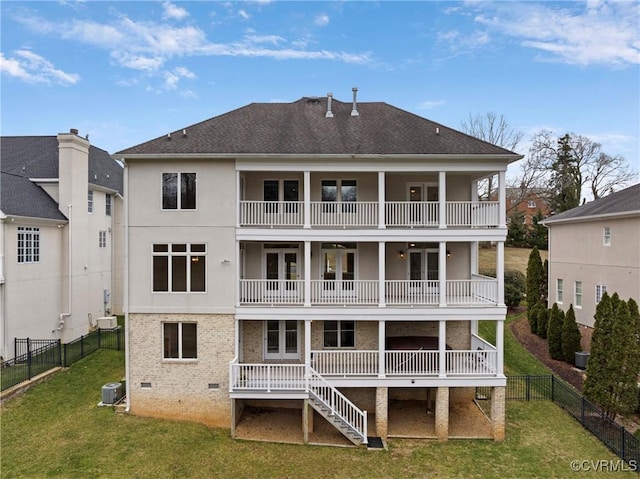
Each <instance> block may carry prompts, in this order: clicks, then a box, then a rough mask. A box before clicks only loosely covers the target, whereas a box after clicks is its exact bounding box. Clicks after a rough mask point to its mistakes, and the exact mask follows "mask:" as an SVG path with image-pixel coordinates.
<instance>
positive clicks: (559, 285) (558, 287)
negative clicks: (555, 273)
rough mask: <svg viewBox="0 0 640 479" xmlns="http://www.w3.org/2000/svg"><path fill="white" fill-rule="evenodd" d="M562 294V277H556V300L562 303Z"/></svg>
mask: <svg viewBox="0 0 640 479" xmlns="http://www.w3.org/2000/svg"><path fill="white" fill-rule="evenodd" d="M563 296H564V286H563V284H562V279H560V278H558V279H556V301H557V302H558V303H562V298H563Z"/></svg>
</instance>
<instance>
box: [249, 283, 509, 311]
mask: <svg viewBox="0 0 640 479" xmlns="http://www.w3.org/2000/svg"><path fill="white" fill-rule="evenodd" d="M444 284H445V287H446V295H445V297H444V298H443V299H444V301H443V303H442V304H443V305H456V306H493V305H496V304H497V302H498V281H497V280H496V279H495V278H489V277H481V276H474V278H473V279H454V280H447V281H445V282H444ZM239 289H240V304H257V305H260V304H264V305H273V304H283V305H301V304H303V303H304V302H305V298H304V280H301V279H298V280H284V279H283V280H271V279H241V280H240V281H239ZM310 290H311V297H310V298H309V304H312V305H332V304H335V305H353V306H371V305H374V306H375V305H379V304H380V297H379V282H378V280H335V281H328V280H321V279H319V280H311V281H310ZM440 299H441V298H440V282H439V281H431V280H429V281H413V280H387V281H385V298H384V300H385V303H386V305H387V306H438V305H440V304H441V302H440Z"/></svg>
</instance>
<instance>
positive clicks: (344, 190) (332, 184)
mask: <svg viewBox="0 0 640 479" xmlns="http://www.w3.org/2000/svg"><path fill="white" fill-rule="evenodd" d="M321 190H322V197H321V199H322V201H323V202H324V203H342V211H343V212H344V213H352V212H354V211H355V205H354V204H352V203H355V202H356V201H358V184H357V181H356V180H322V183H321ZM332 208H333V209H332ZM323 211H325V212H333V213H335V212H337V208H335V207H330V206H329V205H328V204H327V205H323Z"/></svg>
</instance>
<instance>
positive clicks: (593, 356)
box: [582, 292, 613, 406]
mask: <svg viewBox="0 0 640 479" xmlns="http://www.w3.org/2000/svg"><path fill="white" fill-rule="evenodd" d="M612 332H613V305H612V304H611V297H610V296H609V294H608V293H606V292H605V293H604V294H603V295H602V298H600V302H599V303H598V305H597V306H596V314H595V315H594V325H593V334H592V336H591V352H590V354H589V361H588V362H587V370H586V374H587V379H586V380H585V382H584V385H583V388H582V392H583V393H584V395H585V397H586V398H587V399H589V400H590V401H593V402H594V403H596V404H599V405H600V406H603V405H604V404H606V403H607V402H608V397H609V394H610V390H611V387H612V386H611V384H610V381H611V378H612V377H613V371H612V370H611V369H610V364H609V349H610V347H611V335H612Z"/></svg>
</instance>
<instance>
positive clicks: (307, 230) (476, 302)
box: [113, 90, 521, 443]
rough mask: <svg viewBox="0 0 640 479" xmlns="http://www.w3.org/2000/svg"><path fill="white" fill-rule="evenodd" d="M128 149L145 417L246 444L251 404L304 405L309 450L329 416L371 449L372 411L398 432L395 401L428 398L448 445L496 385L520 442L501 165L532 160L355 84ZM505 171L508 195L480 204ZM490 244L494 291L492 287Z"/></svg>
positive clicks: (257, 106)
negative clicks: (459, 421)
mask: <svg viewBox="0 0 640 479" xmlns="http://www.w3.org/2000/svg"><path fill="white" fill-rule="evenodd" d="M113 156H114V157H115V158H118V159H120V160H122V161H123V162H124V163H125V184H128V187H127V189H126V191H125V198H126V205H127V206H126V208H127V210H128V213H127V215H128V223H127V227H126V236H127V248H128V250H127V254H126V257H127V258H128V264H127V266H126V269H127V272H126V277H127V280H128V283H127V294H126V295H125V297H127V298H128V302H127V304H126V305H125V308H126V310H127V311H126V316H127V320H126V324H127V326H126V329H127V341H128V347H127V383H126V384H127V400H128V407H129V408H130V411H131V412H132V413H135V414H140V415H151V416H160V417H171V418H180V419H188V420H194V421H201V422H204V423H207V424H210V425H214V426H222V427H231V430H232V434H233V435H234V436H235V427H236V425H237V424H238V421H239V420H240V419H241V417H242V414H243V411H244V410H245V408H246V407H249V406H256V405H259V406H272V407H289V408H298V409H300V410H301V414H302V417H303V418H304V420H303V421H301V426H300V427H301V428H302V429H303V433H304V437H305V441H307V440H308V437H309V430H310V429H311V428H312V427H313V411H314V410H316V411H317V414H318V415H321V416H325V417H326V416H327V415H328V412H327V411H328V410H329V409H331V410H332V411H333V416H332V418H333V420H334V422H333V423H334V424H336V427H337V428H338V429H340V430H341V431H342V432H343V433H345V435H347V436H348V437H349V438H350V439H351V440H352V441H353V442H354V443H363V442H366V437H367V427H368V426H367V424H368V423H367V420H368V416H367V414H366V413H365V412H364V411H370V412H371V413H375V426H376V431H377V434H378V436H380V437H383V438H386V437H387V431H388V426H389V421H390V419H389V418H390V409H391V408H392V407H393V404H395V401H397V400H411V399H415V400H417V399H419V400H425V398H426V400H427V402H428V404H430V405H431V406H434V409H433V410H434V411H435V413H434V414H435V431H436V435H437V437H438V438H440V439H443V440H444V439H447V438H448V437H449V415H450V414H454V411H455V408H454V405H455V403H456V402H461V401H469V402H470V401H473V399H474V395H475V388H476V386H486V387H487V388H489V389H490V390H491V403H492V413H491V415H492V421H493V426H492V434H493V437H494V438H495V439H497V440H500V439H502V438H503V437H504V421H505V417H504V402H505V384H506V378H505V376H504V374H503V328H504V320H505V316H506V307H505V305H504V298H503V289H504V288H503V286H504V283H503V270H504V241H505V239H506V235H507V228H506V218H505V201H506V197H505V172H506V169H507V165H508V164H509V163H510V162H512V161H516V160H518V159H519V158H521V156H520V155H517V154H515V153H513V152H511V151H507V150H505V149H502V148H499V147H496V146H494V145H491V144H488V143H485V142H483V141H480V140H478V139H476V138H473V137H470V136H468V135H465V134H463V133H461V132H459V131H456V130H452V129H450V128H447V127H445V126H442V125H440V124H438V123H434V122H432V121H429V120H426V119H424V118H421V117H419V116H416V115H414V114H411V113H408V112H406V111H403V110H401V109H398V108H396V107H393V106H391V105H388V104H386V103H382V102H376V103H360V104H358V103H357V101H356V94H355V90H354V99H353V102H352V103H343V102H340V101H338V100H335V99H333V97H332V96H331V95H328V96H327V97H308V98H307V97H305V98H301V99H300V100H298V101H295V102H292V103H252V104H250V105H247V106H245V107H242V108H239V109H237V110H234V111H231V112H228V113H225V114H223V115H220V116H217V117H214V118H211V119H209V120H206V121H203V122H201V123H197V124H195V125H192V126H189V127H186V128H184V129H179V130H177V131H174V132H171V133H170V134H167V135H166V136H162V137H160V138H156V139H154V140H151V141H148V142H146V143H142V144H140V145H137V146H134V147H131V148H128V149H126V150H123V151H120V152H118V153H116V154H114V155H113ZM493 175H498V176H499V180H500V189H499V191H500V196H499V200H498V201H478V199H477V194H476V190H477V183H478V182H479V181H480V180H482V179H483V178H486V177H488V176H493ZM482 241H494V242H496V243H497V260H496V265H495V267H496V270H497V272H498V275H497V278H489V277H484V276H481V275H479V274H478V245H479V243H480V242H482ZM479 320H490V321H495V324H496V338H497V339H496V341H495V344H490V343H489V342H487V341H485V340H484V339H482V338H480V337H479V336H478V321H479ZM450 404H451V405H452V406H451V408H450ZM331 405H332V407H330V406H331Z"/></svg>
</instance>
